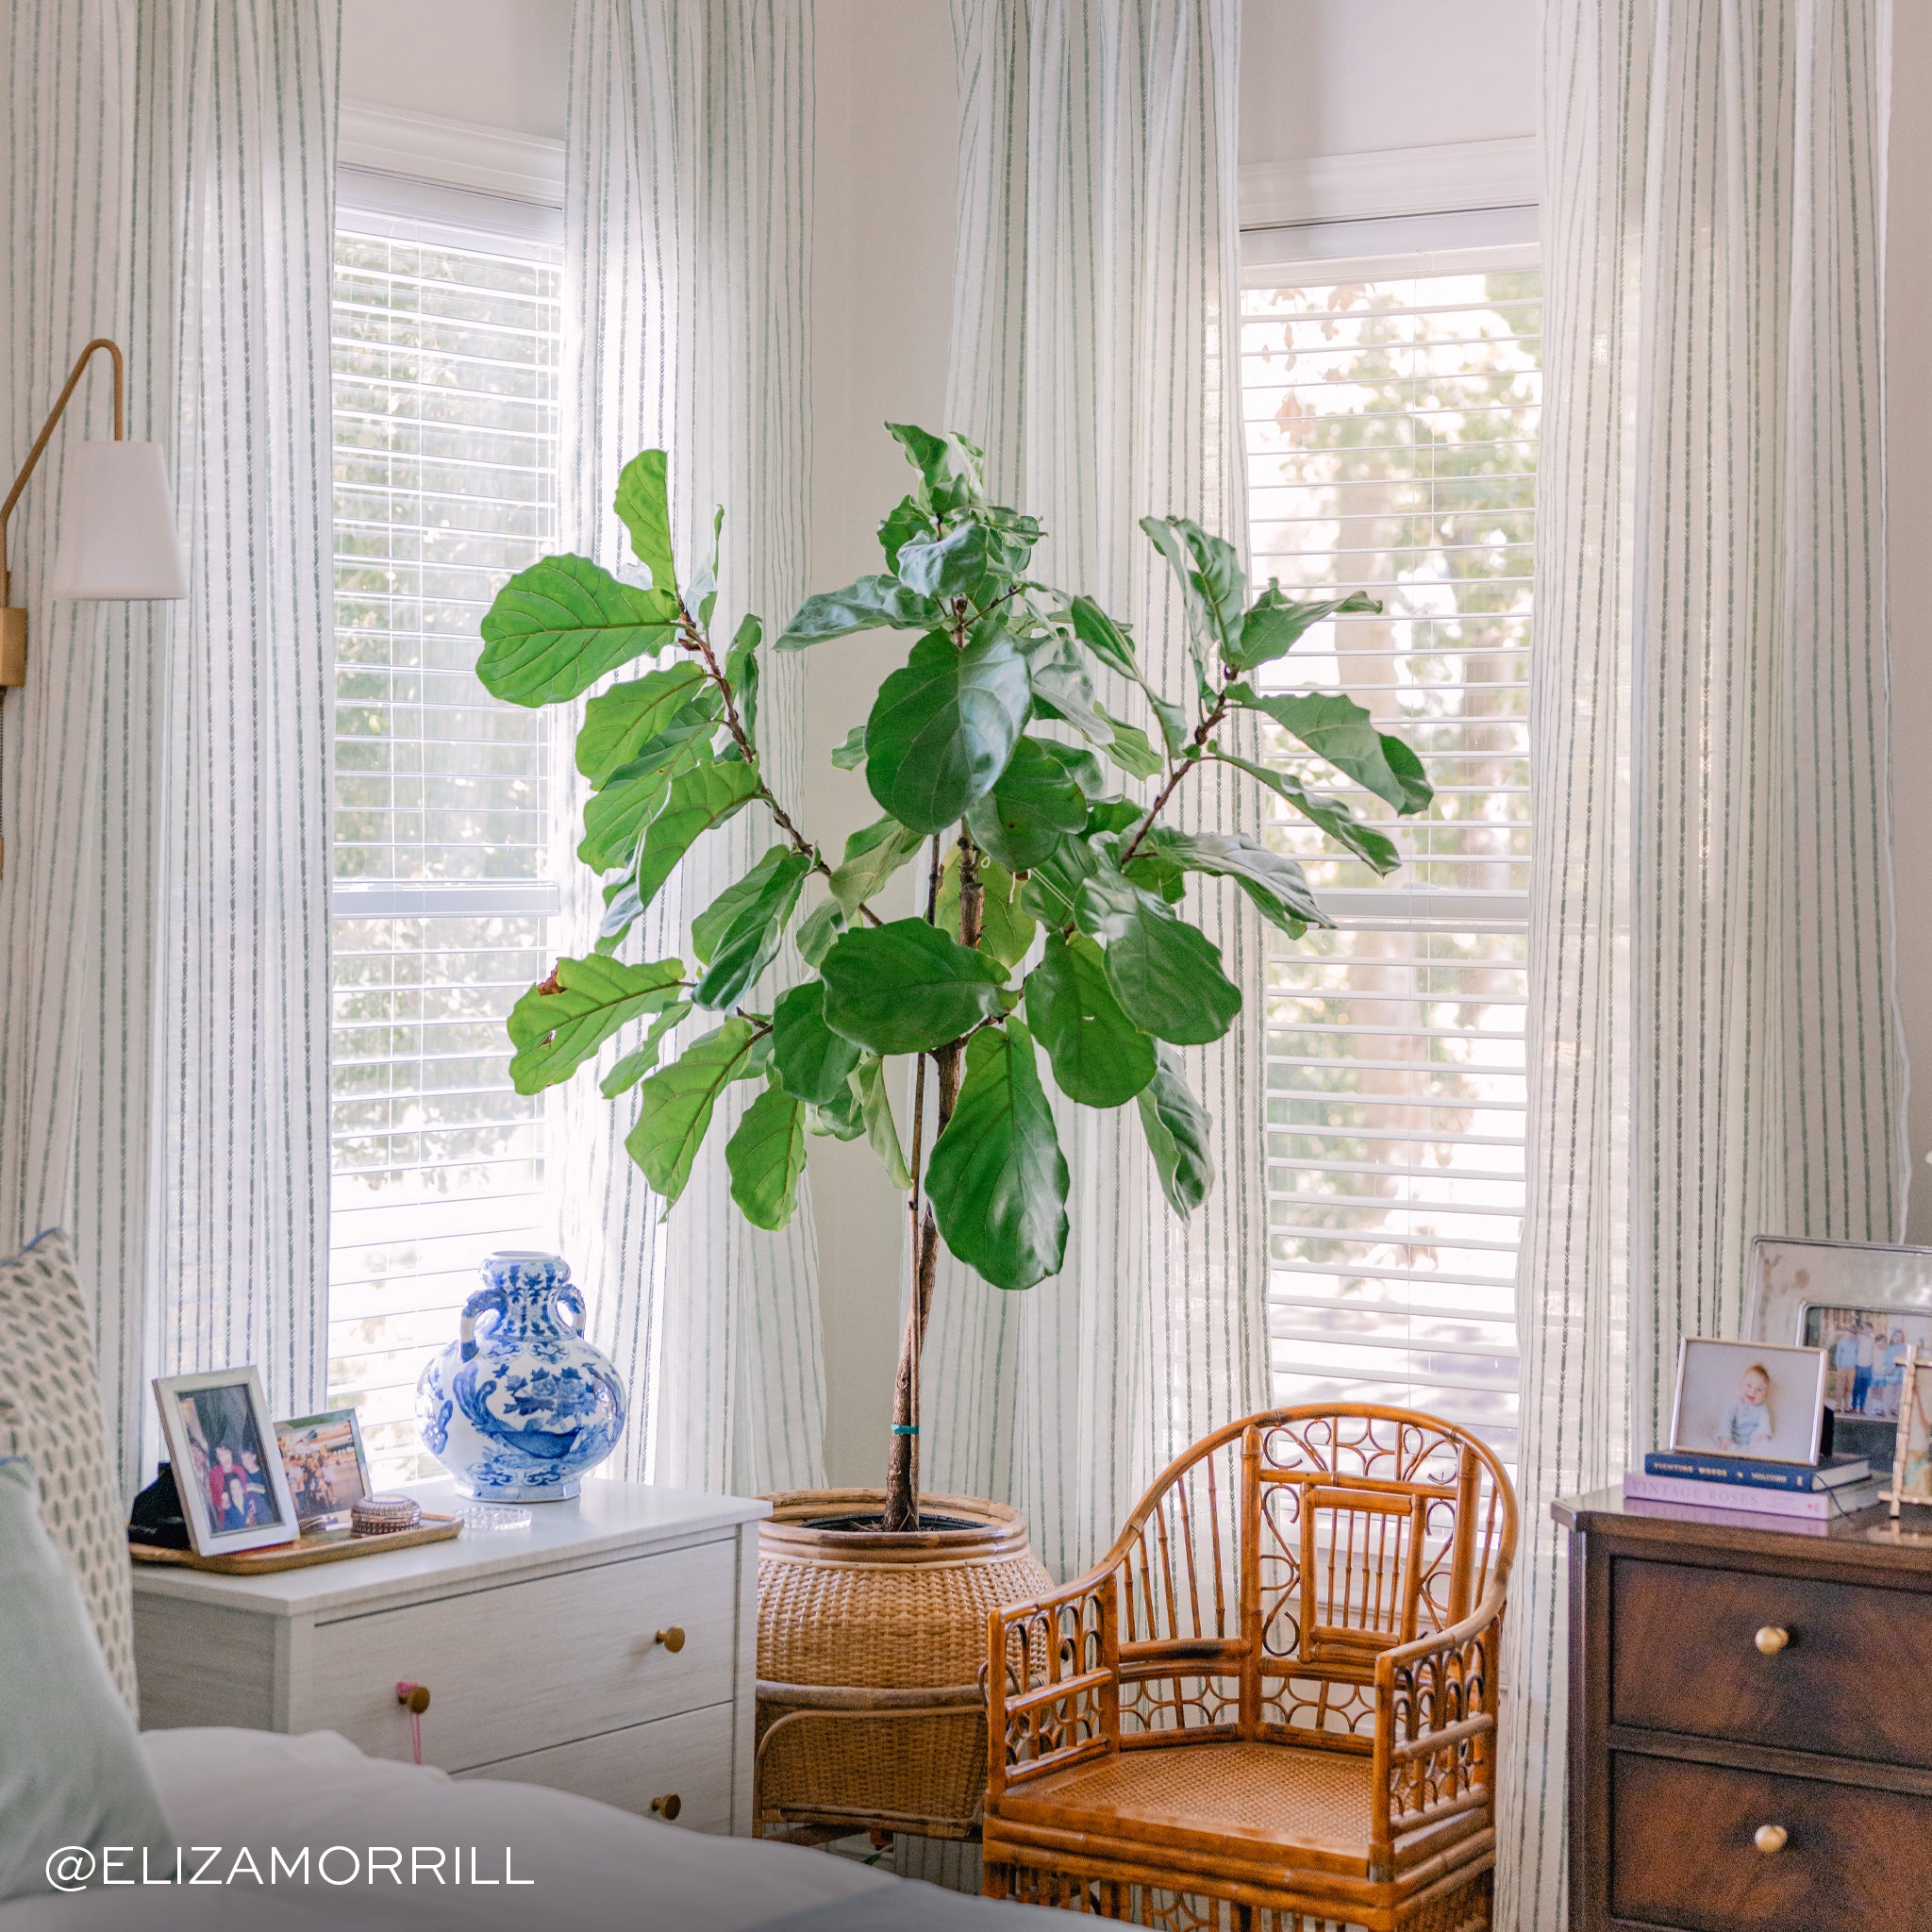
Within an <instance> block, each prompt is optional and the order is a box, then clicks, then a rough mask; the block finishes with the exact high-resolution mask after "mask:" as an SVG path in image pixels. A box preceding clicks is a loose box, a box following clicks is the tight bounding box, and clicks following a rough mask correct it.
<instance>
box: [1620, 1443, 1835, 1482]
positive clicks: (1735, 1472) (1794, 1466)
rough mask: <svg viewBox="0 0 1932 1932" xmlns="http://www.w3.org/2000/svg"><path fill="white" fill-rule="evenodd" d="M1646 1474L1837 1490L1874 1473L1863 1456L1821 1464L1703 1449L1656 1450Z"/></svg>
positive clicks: (1645, 1462)
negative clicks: (1775, 1460)
mask: <svg viewBox="0 0 1932 1932" xmlns="http://www.w3.org/2000/svg"><path fill="white" fill-rule="evenodd" d="M1643 1469H1644V1474H1646V1475H1674V1476H1684V1477H1690V1478H1691V1479H1692V1480H1693V1481H1696V1482H1701V1483H1735V1484H1737V1485H1738V1486H1739V1487H1740V1489H1747V1490H1836V1489H1839V1488H1841V1487H1842V1486H1843V1485H1844V1484H1846V1483H1861V1482H1863V1481H1864V1480H1865V1478H1866V1477H1867V1476H1869V1475H1870V1474H1872V1465H1871V1464H1870V1463H1869V1462H1868V1461H1867V1460H1866V1459H1865V1458H1864V1457H1862V1456H1827V1457H1824V1458H1823V1459H1822V1460H1821V1461H1819V1462H1817V1463H1810V1462H1766V1461H1763V1460H1761V1459H1760V1458H1758V1457H1755V1456H1719V1455H1717V1454H1716V1453H1715V1452H1707V1451H1705V1450H1702V1449H1653V1450H1652V1451H1651V1452H1650V1454H1649V1455H1647V1456H1646V1457H1644V1458H1643Z"/></svg>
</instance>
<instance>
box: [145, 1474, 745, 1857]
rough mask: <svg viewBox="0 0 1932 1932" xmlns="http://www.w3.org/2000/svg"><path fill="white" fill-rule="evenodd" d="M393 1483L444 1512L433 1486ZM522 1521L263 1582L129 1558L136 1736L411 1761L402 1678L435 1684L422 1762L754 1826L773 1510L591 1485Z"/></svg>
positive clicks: (449, 1491)
mask: <svg viewBox="0 0 1932 1932" xmlns="http://www.w3.org/2000/svg"><path fill="white" fill-rule="evenodd" d="M409 1493H410V1494H412V1495H414V1496H416V1497H418V1498H419V1499H420V1500H421V1501H422V1503H423V1506H424V1507H425V1508H426V1509H431V1510H436V1509H441V1510H450V1509H453V1508H456V1507H459V1502H458V1497H457V1495H456V1491H455V1488H454V1486H453V1485H451V1484H449V1483H425V1484H420V1485H417V1486H415V1487H413V1488H412V1489H411V1490H410V1491H409ZM529 1511H530V1517H531V1522H530V1524H529V1527H527V1528H526V1529H518V1530H509V1531H500V1530H499V1531H491V1532H484V1533H476V1532H473V1531H470V1530H465V1531H464V1532H463V1534H462V1535H461V1536H460V1537H458V1538H457V1539H456V1541H453V1542H440V1543H428V1544H425V1545H423V1546H421V1547H420V1548H416V1549H408V1550H393V1551H387V1552H383V1553H381V1554H379V1555H375V1556H368V1557H352V1558H350V1559H349V1560H348V1561H345V1562H340V1563H323V1564H318V1565H316V1566H315V1567H314V1568H312V1569H306V1570H285V1571H280V1572H277V1573H275V1574H270V1575H266V1576H221V1575H214V1574H209V1573H208V1572H206V1571H197V1570H185V1569H172V1568H167V1569H164V1568H157V1567H150V1566H148V1565H145V1564H137V1565H136V1566H135V1573H134V1658H135V1670H136V1673H137V1674H138V1676H139V1678H140V1681H141V1721H142V1727H143V1728H144V1729H147V1730H166V1729H172V1728H175V1727H177V1726H180V1725H184V1724H240V1725H242V1726H243V1727H244V1728H247V1729H250V1730H263V1731H340V1732H341V1734H342V1736H343V1737H345V1738H347V1739H348V1740H350V1742H351V1743H354V1744H356V1745H358V1746H359V1747H360V1748H361V1749H362V1750H364V1751H366V1752H368V1753H369V1754H370V1755H371V1756H372V1757H405V1758H406V1757H408V1756H409V1754H410V1749H411V1743H410V1732H409V1717H408V1711H406V1710H405V1709H404V1708H403V1707H401V1705H399V1704H398V1703H397V1701H396V1685H397V1683H398V1681H404V1680H406V1681H408V1682H409V1683H414V1684H422V1685H425V1686H426V1687H427V1688H428V1691H429V1693H430V1701H429V1708H428V1709H427V1710H426V1711H425V1713H424V1715H423V1725H422V1732H423V1761H424V1762H425V1764H436V1765H441V1767H442V1768H443V1769H444V1770H445V1771H448V1772H451V1773H453V1774H455V1775H456V1776H458V1777H502V1778H516V1779H520V1780H522V1781H523V1782H525V1783H527V1784H540V1785H554V1786H556V1787H557V1788H558V1789H559V1790H566V1791H575V1792H577V1793H578V1794H579V1795H580V1796H583V1797H587V1798H599V1799H602V1800H603V1802H604V1803H606V1804H608V1805H615V1806H618V1807H621V1808H623V1809H625V1810H627V1811H636V1812H640V1813H656V1814H657V1815H658V1817H661V1818H669V1819H672V1820H675V1822H676V1823H678V1824H683V1825H687V1826H694V1827H695V1828H696V1829H698V1830H700V1831H721V1832H722V1831H736V1832H749V1831H750V1830H751V1828H752V1811H751V1782H752V1777H751V1774H752V1713H753V1708H754V1683H755V1672H756V1668H757V1636H758V1519H759V1518H761V1517H763V1516H766V1515H769V1514H770V1511H771V1506H770V1505H769V1504H766V1503H758V1502H748V1501H743V1500H741V1499H739V1498H736V1497H731V1496H705V1495H696V1494H691V1493H689V1492H687V1491H682V1490H660V1489H653V1488H649V1487H647V1486H646V1485H644V1484H641V1483H619V1482H604V1481H599V1480H596V1479H591V1480H590V1481H587V1482H586V1483H585V1484H584V1490H583V1495H582V1496H581V1498H579V1499H577V1500H575V1501H572V1502H567V1503H533V1504H531V1505H530V1506H529Z"/></svg>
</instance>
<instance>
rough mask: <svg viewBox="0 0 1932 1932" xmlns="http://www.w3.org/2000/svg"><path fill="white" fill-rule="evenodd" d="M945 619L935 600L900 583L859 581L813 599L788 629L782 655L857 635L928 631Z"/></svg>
mask: <svg viewBox="0 0 1932 1932" xmlns="http://www.w3.org/2000/svg"><path fill="white" fill-rule="evenodd" d="M940 617H941V611H940V607H939V606H938V605H937V604H935V603H934V602H933V601H932V599H931V598H930V597H922V596H921V595H920V594H919V592H918V591H909V590H908V589H907V588H906V586H905V585H904V584H902V583H901V582H900V581H899V579H898V578H897V577H888V576H871V577H860V578H859V579H858V582H857V583H856V584H847V585H846V587H845V588H844V589H843V590H842V591H820V592H819V593H818V594H817V595H816V596H813V597H808V598H807V599H806V600H805V602H804V603H803V604H801V605H800V606H799V607H798V609H797V611H796V612H795V613H794V615H793V616H792V619H791V623H790V624H788V625H786V626H785V635H784V636H783V637H781V638H780V639H779V640H778V642H777V649H779V650H781V651H802V650H804V649H805V647H806V646H807V645H808V644H817V643H823V642H824V640H825V639H826V638H842V637H844V636H846V635H847V634H848V633H849V632H851V631H855V630H924V629H926V628H927V626H928V625H935V624H937V623H938V622H939V621H940Z"/></svg>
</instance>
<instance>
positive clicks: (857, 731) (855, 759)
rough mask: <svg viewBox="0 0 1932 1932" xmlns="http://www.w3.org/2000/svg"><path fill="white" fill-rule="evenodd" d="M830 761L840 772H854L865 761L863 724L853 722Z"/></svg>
mask: <svg viewBox="0 0 1932 1932" xmlns="http://www.w3.org/2000/svg"><path fill="white" fill-rule="evenodd" d="M832 762H833V764H835V765H836V766H837V767H838V768H839V770H840V771H841V772H856V771H858V768H859V766H860V765H862V764H864V762H865V726H864V725H863V724H855V725H854V726H853V727H852V729H851V730H850V731H848V732H847V733H846V734H845V736H844V739H843V740H842V741H841V743H840V744H839V746H838V747H837V749H836V750H834V752H833V753H832Z"/></svg>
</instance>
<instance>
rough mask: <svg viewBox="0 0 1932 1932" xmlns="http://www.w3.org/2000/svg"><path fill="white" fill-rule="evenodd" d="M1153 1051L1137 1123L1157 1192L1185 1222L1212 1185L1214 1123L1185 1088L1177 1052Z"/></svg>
mask: <svg viewBox="0 0 1932 1932" xmlns="http://www.w3.org/2000/svg"><path fill="white" fill-rule="evenodd" d="M1155 1052H1156V1055H1157V1057H1158V1065H1157V1067H1156V1069H1155V1073H1154V1077H1153V1079H1152V1080H1150V1081H1149V1082H1148V1083H1147V1085H1146V1086H1145V1087H1143V1088H1142V1089H1141V1091H1140V1093H1139V1095H1138V1096H1137V1100H1138V1104H1139V1106H1140V1108H1141V1127H1142V1129H1143V1130H1144V1131H1145V1133H1146V1136H1147V1146H1148V1151H1149V1152H1150V1153H1152V1155H1153V1156H1154V1166H1155V1170H1156V1172H1157V1173H1158V1174H1159V1175H1160V1191H1161V1192H1162V1193H1163V1194H1165V1195H1166V1196H1167V1204H1168V1206H1169V1207H1170V1208H1173V1209H1174V1212H1175V1213H1176V1214H1178V1215H1179V1216H1180V1218H1181V1219H1182V1220H1183V1221H1185V1220H1186V1219H1187V1218H1188V1216H1189V1215H1190V1214H1191V1213H1192V1212H1193V1211H1194V1209H1195V1208H1198V1207H1199V1206H1200V1205H1201V1203H1202V1202H1203V1201H1205V1200H1206V1199H1207V1198H1208V1191H1210V1190H1211V1189H1212V1188H1213V1186H1214V1156H1213V1154H1212V1153H1211V1152H1210V1151H1209V1148H1208V1140H1209V1137H1210V1136H1211V1135H1212V1133H1213V1131H1214V1123H1213V1121H1212V1120H1210V1119H1209V1118H1208V1111H1207V1109H1206V1108H1204V1107H1202V1105H1201V1103H1200V1102H1199V1101H1198V1100H1196V1099H1195V1098H1194V1096H1193V1094H1192V1093H1191V1091H1189V1089H1188V1083H1187V1079H1186V1077H1185V1076H1184V1075H1183V1074H1182V1073H1181V1062H1180V1056H1179V1055H1178V1054H1177V1053H1175V1052H1174V1050H1173V1049H1172V1048H1170V1047H1165V1046H1161V1047H1157V1048H1156V1049H1155Z"/></svg>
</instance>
